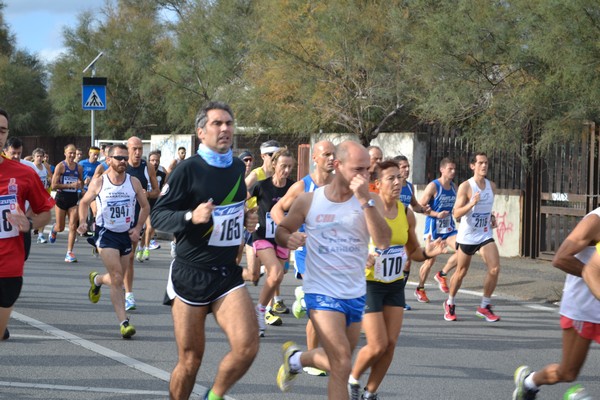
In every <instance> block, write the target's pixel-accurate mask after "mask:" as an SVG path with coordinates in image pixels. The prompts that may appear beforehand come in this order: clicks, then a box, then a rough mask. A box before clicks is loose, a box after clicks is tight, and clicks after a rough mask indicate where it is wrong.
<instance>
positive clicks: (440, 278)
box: [433, 271, 450, 293]
mask: <svg viewBox="0 0 600 400" xmlns="http://www.w3.org/2000/svg"><path fill="white" fill-rule="evenodd" d="M441 272H442V271H439V272H438V273H437V274H435V275H434V276H433V279H435V281H436V282H437V283H438V287H439V288H440V290H441V291H442V292H444V293H448V292H449V291H450V289H448V283H447V282H446V277H445V276H442V275H441Z"/></svg>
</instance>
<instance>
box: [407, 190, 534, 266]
mask: <svg viewBox="0 0 600 400" xmlns="http://www.w3.org/2000/svg"><path fill="white" fill-rule="evenodd" d="M425 186H426V185H418V186H415V196H416V197H417V200H419V199H420V198H421V195H422V194H423V191H424V190H425ZM521 204H522V203H521V192H520V191H518V190H499V191H498V193H496V196H495V198H494V207H493V211H492V212H493V213H494V215H495V216H496V222H497V224H498V228H496V229H494V239H495V240H496V245H497V246H498V251H499V252H500V256H501V257H518V256H520V255H521V215H522V214H521ZM415 216H416V218H417V227H416V233H417V237H418V238H419V239H421V238H423V232H424V231H425V216H424V215H423V214H417V213H415Z"/></svg>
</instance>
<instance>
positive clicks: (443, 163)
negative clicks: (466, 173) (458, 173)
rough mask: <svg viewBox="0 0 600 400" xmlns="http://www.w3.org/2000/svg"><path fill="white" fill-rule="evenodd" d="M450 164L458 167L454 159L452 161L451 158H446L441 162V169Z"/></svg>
mask: <svg viewBox="0 0 600 400" xmlns="http://www.w3.org/2000/svg"><path fill="white" fill-rule="evenodd" d="M448 164H454V165H456V163H455V162H454V160H453V159H451V158H450V157H444V158H442V160H441V161H440V168H444V167H445V166H446V165H448Z"/></svg>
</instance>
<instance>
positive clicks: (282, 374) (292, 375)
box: [277, 341, 300, 392]
mask: <svg viewBox="0 0 600 400" xmlns="http://www.w3.org/2000/svg"><path fill="white" fill-rule="evenodd" d="M299 351H300V348H299V347H298V346H297V345H296V343H294V342H292V341H290V342H285V343H284V344H283V346H281V355H282V356H283V364H282V365H281V367H279V371H278V372H277V386H279V389H280V390H281V391H282V392H287V391H288V390H290V389H291V387H292V381H293V380H294V379H296V378H297V377H298V373H299V372H300V371H298V372H294V371H292V369H291V367H290V358H291V357H292V356H293V355H294V353H297V352H299Z"/></svg>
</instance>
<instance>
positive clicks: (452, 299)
mask: <svg viewBox="0 0 600 400" xmlns="http://www.w3.org/2000/svg"><path fill="white" fill-rule="evenodd" d="M448 305H449V306H453V305H454V296H448Z"/></svg>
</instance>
